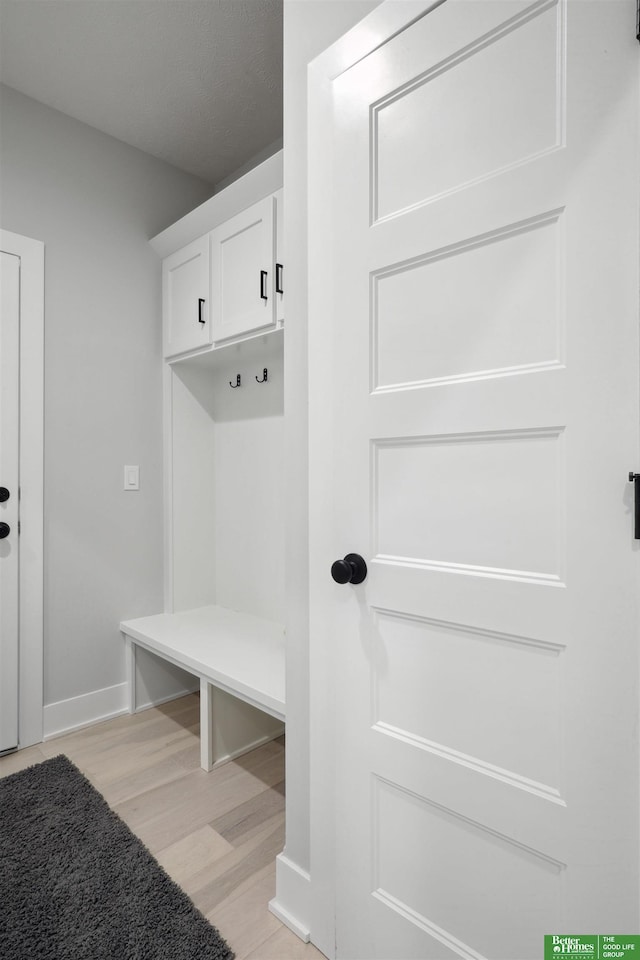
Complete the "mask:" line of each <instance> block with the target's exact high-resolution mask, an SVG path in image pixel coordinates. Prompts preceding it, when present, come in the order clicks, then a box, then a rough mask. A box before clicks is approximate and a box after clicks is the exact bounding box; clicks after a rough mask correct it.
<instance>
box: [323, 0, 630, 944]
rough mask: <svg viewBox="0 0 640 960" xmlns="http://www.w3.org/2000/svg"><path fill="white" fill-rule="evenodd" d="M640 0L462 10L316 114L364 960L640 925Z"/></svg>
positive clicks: (341, 908) (507, 3)
mask: <svg viewBox="0 0 640 960" xmlns="http://www.w3.org/2000/svg"><path fill="white" fill-rule="evenodd" d="M390 6H391V7H395V6H396V4H393V3H392V4H391V5H390ZM634 10H635V5H634V3H633V2H631V0H628V2H615V0H614V2H598V0H593V2H586V0H568V2H565V0H541V2H534V3H531V2H530V0H523V2H520V0H503V2H493V0H489V2H485V0H473V2H464V0H446V2H444V3H442V4H440V5H437V6H435V7H434V8H433V9H431V10H430V11H429V12H427V13H426V14H425V15H423V16H421V17H420V18H419V19H418V20H417V21H416V22H414V23H413V24H412V25H410V26H408V27H406V28H405V29H402V30H400V32H397V33H396V35H395V36H392V37H391V39H388V40H386V39H385V40H384V42H381V43H380V45H379V46H378V47H377V49H375V50H374V52H373V53H370V54H369V55H367V56H364V57H363V58H361V59H359V60H358V61H357V62H356V63H355V65H354V66H352V67H350V68H349V69H346V70H342V71H341V72H340V73H339V74H338V75H337V76H335V77H334V78H333V79H330V80H329V83H328V85H327V86H325V87H324V88H322V89H320V92H319V93H317V102H318V103H321V105H322V109H318V111H317V112H316V114H315V116H316V117H318V118H321V117H322V118H325V119H323V120H322V124H323V126H322V129H321V131H319V132H318V133H317V135H318V136H322V137H323V139H324V142H325V144H326V146H327V150H328V148H329V146H331V155H332V167H333V170H332V172H331V170H330V168H329V166H328V165H327V164H325V165H323V164H322V163H320V162H319V161H317V160H316V159H314V158H312V168H311V169H312V180H311V189H312V194H311V198H310V203H311V204H316V207H315V209H312V211H311V222H312V225H313V224H314V223H317V224H318V231H319V233H318V235H317V236H316V238H315V241H314V239H313V235H312V255H313V254H315V253H317V254H318V257H319V259H317V260H316V261H315V262H314V263H313V265H312V276H311V290H312V294H311V295H312V299H313V297H314V292H316V291H317V292H318V294H319V295H320V293H319V292H320V290H321V288H323V286H324V285H325V284H326V285H327V287H328V288H329V289H330V290H332V294H331V296H332V301H331V304H330V307H331V309H330V310H329V311H322V315H320V311H318V313H316V314H314V313H313V306H312V349H311V354H310V369H311V396H312V478H313V476H314V471H317V473H318V474H322V475H323V476H325V477H326V478H329V477H332V478H333V479H331V480H327V486H326V487H325V490H326V489H328V490H329V493H330V497H329V501H328V502H329V506H327V501H325V502H322V501H321V500H320V499H318V506H317V511H318V512H317V513H316V514H315V519H314V518H313V516H312V550H313V548H314V545H315V546H317V547H318V551H317V552H316V554H313V553H312V656H316V657H320V656H321V657H324V658H326V657H329V658H330V661H331V675H332V677H333V678H334V682H335V685H336V687H335V689H336V694H335V696H336V711H335V712H336V718H337V731H338V732H337V735H336V737H335V752H336V771H337V773H336V776H337V789H336V791H335V796H336V798H337V799H336V804H337V807H336V831H337V841H336V864H335V886H336V889H337V897H336V903H337V908H336V909H337V917H336V945H337V956H338V957H339V958H341V960H347V958H349V960H353V958H360V960H373V958H377V960H436V958H438V960H443V958H449V957H463V958H467V960H471V958H474V960H477V958H488V960H539V958H540V957H541V956H542V953H543V937H544V935H545V934H554V933H565V934H579V933H585V934H587V933H593V934H598V933H600V934H610V933H614V932H617V933H620V934H622V933H638V931H639V930H640V918H639V896H638V894H639V891H638V869H639V849H638V819H639V818H638V774H639V770H638V764H639V759H638V757H639V754H638V724H637V714H638V602H637V601H638V550H637V544H636V542H635V541H634V540H633V516H632V513H633V506H632V487H631V484H629V483H628V480H627V477H628V473H629V471H630V470H640V459H639V451H638V424H639V420H638V394H639V390H638V387H639V383H638V356H639V351H638V187H639V179H640V177H639V170H640V152H639V140H638V133H639V129H638V128H639V119H638V63H639V61H640V58H639V56H638V52H639V51H638V48H637V42H636V40H635V36H634ZM354 50H356V51H357V46H354ZM354 59H355V56H354ZM323 90H324V93H323ZM323 97H324V99H322V98H323ZM312 122H313V119H312ZM318 122H320V120H318ZM310 152H313V144H311V146H310ZM313 171H316V172H315V173H314V172H313ZM314 177H315V179H314ZM323 178H324V179H323ZM314 191H315V192H314ZM314 197H315V199H314ZM327 205H329V213H327V211H326V210H325V209H324V207H326V206H327ZM312 229H313V226H312ZM323 231H324V233H323ZM314 243H315V245H314ZM323 251H324V252H323ZM314 270H315V271H316V272H315V273H314V272H313V271H314ZM314 324H316V325H317V326H316V328H315V332H314V329H313V325H314ZM328 324H330V325H331V329H330V330H329V331H328V332H326V327H327V325H328ZM321 330H322V332H320V331H321ZM313 337H316V338H317V339H316V340H315V341H314V340H313ZM323 338H325V339H327V340H328V342H329V343H330V344H331V347H330V348H327V347H326V346H324V347H323V345H322V343H321V339H323ZM314 344H315V345H317V346H318V351H317V352H315V350H314ZM320 395H322V396H323V399H322V400H318V401H317V402H316V403H315V404H314V400H313V398H314V396H315V397H319V396H320ZM332 397H333V398H335V400H333V401H332V400H331V399H330V398H332ZM332 403H333V406H332V409H333V414H332V418H331V419H330V417H329V415H326V416H325V414H324V413H323V412H322V407H323V406H324V407H326V406H327V405H329V406H331V404H332ZM314 411H315V412H314ZM323 417H324V419H323ZM314 431H315V432H314ZM315 482H316V481H315V480H314V479H312V484H313V483H315ZM312 489H313V488H312ZM318 489H319V488H318ZM315 509H316V507H315V505H314V503H313V500H312V512H313V511H314V510H315ZM320 510H322V516H320ZM314 538H315V539H314ZM349 552H357V553H359V554H362V555H363V557H364V558H365V560H366V562H367V564H368V571H369V572H368V576H367V579H366V580H365V581H364V583H362V584H360V585H359V586H354V585H352V584H349V583H347V584H342V585H340V584H337V583H333V581H332V580H331V579H330V566H331V561H332V560H335V559H336V558H340V557H343V556H344V555H345V554H347V553H349ZM318 554H319V555H318ZM325 607H326V609H328V610H329V611H330V613H329V614H327V613H325V612H324V610H325ZM313 650H315V651H316V653H315V654H314V653H313ZM317 651H320V653H318V652H317ZM312 670H313V666H312ZM312 679H313V677H312ZM319 727H320V729H319V732H318V733H317V737H318V739H317V741H316V743H317V744H319V745H320V748H322V746H323V745H324V746H326V744H327V742H328V741H327V740H326V739H323V738H325V737H326V736H327V734H326V733H325V730H324V729H323V725H322V724H320V725H319ZM321 753H322V749H320V751H319V754H321ZM312 866H313V864H312Z"/></svg>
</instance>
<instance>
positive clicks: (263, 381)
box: [256, 367, 269, 383]
mask: <svg viewBox="0 0 640 960" xmlns="http://www.w3.org/2000/svg"><path fill="white" fill-rule="evenodd" d="M268 379H269V374H268V373H267V368H266V367H264V369H263V371H262V380H258V377H256V380H258V383H266V382H267V380H268Z"/></svg>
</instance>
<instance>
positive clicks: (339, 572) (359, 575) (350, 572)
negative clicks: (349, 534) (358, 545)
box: [331, 553, 367, 583]
mask: <svg viewBox="0 0 640 960" xmlns="http://www.w3.org/2000/svg"><path fill="white" fill-rule="evenodd" d="M366 575H367V565H366V563H365V562H364V560H363V558H362V557H361V556H360V554H359V553H348V554H347V555H346V557H345V558H344V560H336V562H335V563H333V564H331V576H332V577H333V579H334V580H335V582H336V583H362V581H363V580H364V579H365V577H366Z"/></svg>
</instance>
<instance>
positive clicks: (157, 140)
mask: <svg viewBox="0 0 640 960" xmlns="http://www.w3.org/2000/svg"><path fill="white" fill-rule="evenodd" d="M0 81H2V82H3V83H6V84H7V85H8V86H10V87H14V88H15V89H16V90H19V91H20V92H21V93H24V94H26V95H27V96H29V97H33V98H35V99H36V100H40V101H41V102H42V103H45V104H47V105H48V106H50V107H54V108H55V109H56V110H61V111H62V112H63V113H66V114H68V115H69V116H71V117H75V118H76V119H77V120H82V121H84V122H85V123H89V124H91V126H93V127H97V129H98V130H102V131H103V132H105V133H108V134H111V136H114V137H117V138H118V139H119V140H124V142H125V143H129V144H131V145H132V146H134V147H138V148H139V149H140V150H145V151H146V152H147V153H150V154H152V155H153V156H155V157H159V158H160V159H162V160H166V161H167V162H168V163H171V164H174V165H175V166H176V167H179V168H180V169H182V170H186V171H187V172H189V173H193V174H196V175H197V176H199V177H202V178H203V179H205V180H209V181H211V182H212V183H219V182H220V181H221V180H224V179H226V178H227V177H228V176H229V175H230V174H232V173H233V172H234V171H235V170H237V169H238V168H239V167H241V166H243V165H244V164H245V163H247V161H249V160H250V159H252V158H253V157H254V156H255V155H256V154H260V153H262V152H263V151H264V152H265V155H266V154H268V152H269V147H270V146H271V145H272V144H274V143H276V142H277V141H278V140H279V139H280V138H281V137H282V0H0Z"/></svg>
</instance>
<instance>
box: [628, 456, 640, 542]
mask: <svg viewBox="0 0 640 960" xmlns="http://www.w3.org/2000/svg"><path fill="white" fill-rule="evenodd" d="M629 482H630V483H632V484H633V501H634V511H633V512H634V529H633V537H634V539H635V540H640V473H633V471H631V473H630V474H629Z"/></svg>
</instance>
